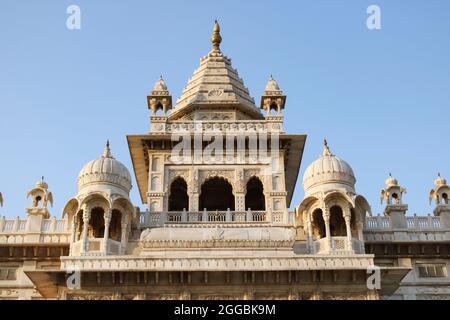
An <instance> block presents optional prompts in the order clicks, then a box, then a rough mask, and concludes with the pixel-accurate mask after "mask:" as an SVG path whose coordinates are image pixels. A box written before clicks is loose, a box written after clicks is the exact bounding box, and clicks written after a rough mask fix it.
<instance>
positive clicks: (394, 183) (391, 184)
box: [385, 173, 398, 188]
mask: <svg viewBox="0 0 450 320" xmlns="http://www.w3.org/2000/svg"><path fill="white" fill-rule="evenodd" d="M385 184H386V187H388V188H389V187H395V186H398V181H397V179H395V178H394V177H393V176H392V174H390V173H389V178H387V179H386V181H385Z"/></svg>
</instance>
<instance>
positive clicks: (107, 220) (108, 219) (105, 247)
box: [102, 209, 112, 254]
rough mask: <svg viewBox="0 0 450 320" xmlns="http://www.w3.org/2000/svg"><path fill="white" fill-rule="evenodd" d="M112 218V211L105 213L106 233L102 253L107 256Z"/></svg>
mask: <svg viewBox="0 0 450 320" xmlns="http://www.w3.org/2000/svg"><path fill="white" fill-rule="evenodd" d="M111 216H112V210H111V209H108V211H105V214H104V216H103V218H104V220H105V232H104V235H103V248H102V251H103V252H104V253H105V254H108V240H109V226H110V224H111Z"/></svg>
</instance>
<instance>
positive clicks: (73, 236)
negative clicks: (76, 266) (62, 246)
mask: <svg viewBox="0 0 450 320" xmlns="http://www.w3.org/2000/svg"><path fill="white" fill-rule="evenodd" d="M0 230H1V228H0ZM70 236H71V239H72V241H71V242H72V243H74V242H75V241H77V238H76V237H77V215H76V214H75V215H74V216H73V219H72V232H71V233H70Z"/></svg>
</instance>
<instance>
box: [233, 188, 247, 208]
mask: <svg viewBox="0 0 450 320" xmlns="http://www.w3.org/2000/svg"><path fill="white" fill-rule="evenodd" d="M234 207H235V210H236V211H241V212H243V211H246V210H247V208H246V207H245V193H243V192H239V193H238V192H236V194H235V195H234Z"/></svg>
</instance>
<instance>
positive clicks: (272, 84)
mask: <svg viewBox="0 0 450 320" xmlns="http://www.w3.org/2000/svg"><path fill="white" fill-rule="evenodd" d="M264 91H266V92H273V91H281V89H280V87H279V86H278V83H277V82H276V81H275V80H274V78H273V77H272V75H270V78H269V81H267V84H266V88H265V89H264Z"/></svg>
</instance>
